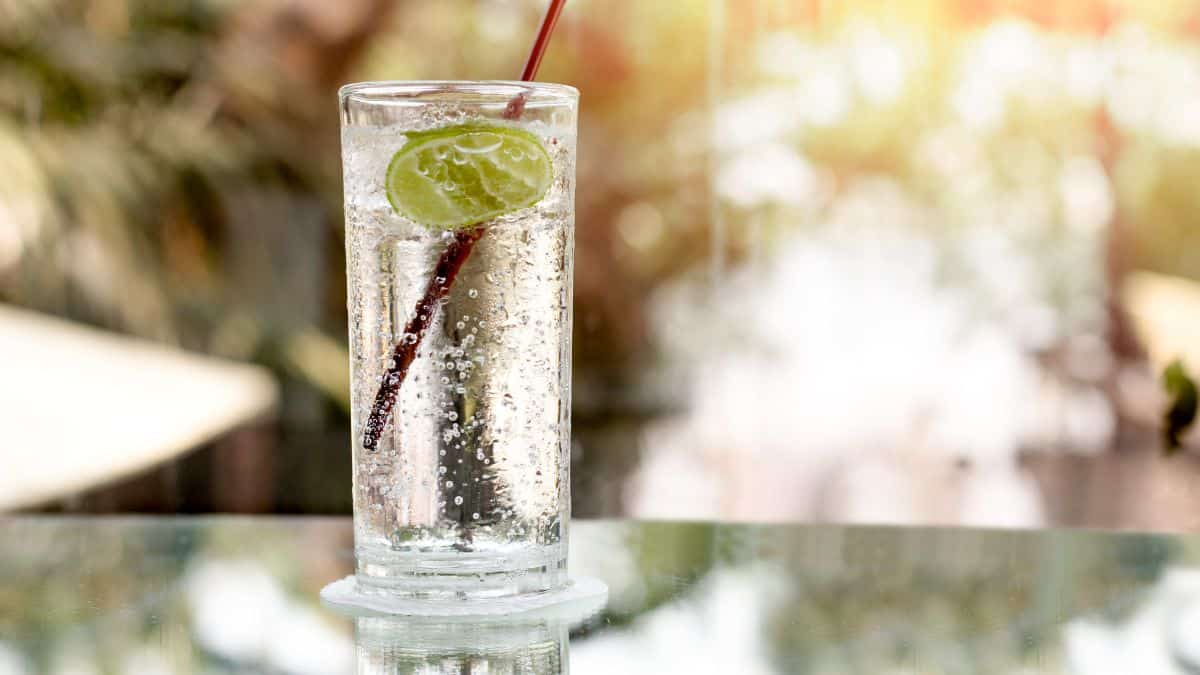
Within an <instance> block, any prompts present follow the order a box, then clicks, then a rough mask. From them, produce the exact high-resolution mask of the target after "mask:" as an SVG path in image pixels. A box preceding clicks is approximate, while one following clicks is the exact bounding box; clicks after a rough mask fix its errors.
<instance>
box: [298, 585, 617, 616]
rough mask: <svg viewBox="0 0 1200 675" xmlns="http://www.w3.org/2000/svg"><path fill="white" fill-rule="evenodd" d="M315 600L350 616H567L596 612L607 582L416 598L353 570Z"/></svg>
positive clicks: (599, 607) (601, 607)
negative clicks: (499, 594) (365, 580)
mask: <svg viewBox="0 0 1200 675" xmlns="http://www.w3.org/2000/svg"><path fill="white" fill-rule="evenodd" d="M321 601H322V602H324V603H325V604H326V605H329V606H330V607H332V608H334V609H337V610H338V611H340V612H342V613H344V614H348V615H350V616H357V617H363V616H411V617H438V618H444V617H462V618H466V619H474V620H478V619H480V618H484V619H486V618H488V617H495V618H501V617H504V618H507V617H512V616H514V615H521V617H522V618H537V619H553V620H560V621H571V620H576V619H580V620H581V619H584V618H586V617H588V616H589V615H591V614H594V613H596V612H599V611H600V610H601V609H603V608H604V605H605V603H606V602H608V586H606V585H605V584H604V582H603V581H600V580H599V579H596V578H593V577H571V578H570V579H569V580H568V581H567V584H566V585H565V586H563V587H562V588H558V589H555V590H552V591H545V592H542V593H526V594H523V595H515V596H509V597H505V598H473V599H470V600H448V599H442V598H437V599H420V598H406V597H402V596H394V595H388V594H387V593H386V592H380V591H373V590H372V591H364V590H363V589H361V588H359V585H358V580H357V579H356V578H355V577H354V575H353V574H352V575H350V576H348V577H346V578H344V579H339V580H338V581H335V582H333V583H331V584H329V585H328V586H326V587H325V588H322V589H321Z"/></svg>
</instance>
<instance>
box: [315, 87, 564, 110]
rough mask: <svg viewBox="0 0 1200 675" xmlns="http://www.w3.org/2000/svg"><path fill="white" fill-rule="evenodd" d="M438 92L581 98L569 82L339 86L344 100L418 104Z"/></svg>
mask: <svg viewBox="0 0 1200 675" xmlns="http://www.w3.org/2000/svg"><path fill="white" fill-rule="evenodd" d="M438 94H444V95H448V98H450V99H451V100H453V98H454V96H455V95H456V94H462V95H465V96H468V97H473V98H476V99H483V100H485V101H486V100H490V99H495V100H496V101H497V102H505V103H507V102H508V101H509V100H510V99H512V98H514V97H516V96H519V95H521V94H524V95H525V96H526V102H525V105H526V106H527V107H541V106H545V105H556V104H557V105H564V104H570V103H574V102H576V101H578V100H579V90H578V89H576V88H575V87H572V86H571V85H569V84H558V83H555V82H525V81H520V80H372V81H366V82H351V83H349V84H345V85H342V87H341V88H339V89H338V99H339V100H340V101H342V103H346V102H350V101H353V102H355V103H365V104H371V103H380V104H393V105H395V104H404V103H406V102H407V103H412V104H419V103H429V102H432V101H436V100H438V99H435V98H432V95H438ZM441 100H443V101H445V100H446V99H444V98H443V99H441Z"/></svg>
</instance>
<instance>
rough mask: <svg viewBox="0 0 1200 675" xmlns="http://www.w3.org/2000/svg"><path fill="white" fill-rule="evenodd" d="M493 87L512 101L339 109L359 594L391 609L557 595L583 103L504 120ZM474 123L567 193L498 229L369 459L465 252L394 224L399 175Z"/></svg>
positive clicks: (530, 109) (445, 100) (441, 317)
mask: <svg viewBox="0 0 1200 675" xmlns="http://www.w3.org/2000/svg"><path fill="white" fill-rule="evenodd" d="M452 86H457V85H452ZM480 86H484V85H480ZM486 86H488V87H493V88H499V89H502V91H499V92H489V93H485V94H479V95H474V96H468V97H466V100H465V101H464V100H462V96H460V95H458V94H456V93H455V92H449V93H436V92H435V93H432V94H430V93H425V94H422V95H412V96H411V97H410V98H405V96H409V95H407V94H405V95H400V94H395V95H389V96H385V95H378V96H366V97H365V98H364V99H363V100H361V101H359V102H358V107H357V108H356V102H355V101H354V99H353V96H351V97H350V100H349V101H347V95H346V94H345V93H343V132H342V147H343V170H344V185H345V205H346V253H347V277H348V295H349V316H350V358H351V387H352V392H351V394H352V395H351V400H352V424H353V441H354V515H355V549H356V557H357V559H358V576H359V579H360V581H363V582H365V583H367V584H368V585H377V586H381V587H388V588H390V589H392V590H393V591H395V592H411V593H416V594H445V593H452V594H455V595H463V594H476V595H505V594H511V593H520V592H527V591H532V590H544V589H546V588H549V587H553V586H555V585H558V584H559V583H561V581H562V574H563V566H564V561H565V554H566V537H567V521H568V518H569V510H570V494H569V435H570V403H571V401H570V374H571V367H570V360H571V343H570V333H571V288H572V248H573V241H574V209H573V206H574V175H575V166H574V158H575V135H574V134H575V125H574V121H575V113H574V106H575V103H574V97H573V96H571V97H570V98H569V100H568V101H567V102H566V104H563V103H562V102H561V101H560V102H557V103H555V102H554V101H551V102H550V103H547V104H544V105H543V104H540V103H539V99H538V95H537V94H536V93H534V94H533V95H532V96H531V97H530V99H529V102H528V105H527V108H526V110H525V112H524V114H523V115H522V116H521V118H520V119H519V120H518V121H515V122H514V121H508V120H504V119H501V116H502V114H503V109H504V106H505V104H506V103H507V101H508V100H509V99H510V98H511V96H512V95H515V93H517V91H518V90H517V89H516V87H517V86H518V85H506V86H504V87H499V86H498V85H486ZM536 87H538V88H541V87H547V85H536ZM558 89H561V90H563V91H567V92H571V91H573V90H569V88H565V87H560V88H558ZM510 90H511V91H510ZM395 96H399V97H400V98H399V100H400V101H401V102H405V101H406V102H407V103H406V104H401V103H397V102H396V100H393V98H394V97H395ZM372 99H379V100H372ZM465 122H482V123H488V124H506V125H511V126H518V127H520V128H522V129H525V130H527V131H530V132H532V133H534V134H536V135H537V136H538V137H539V138H540V139H541V140H542V142H543V144H544V145H545V147H546V149H547V151H548V152H549V154H550V156H551V158H552V161H553V167H554V182H553V184H552V185H551V187H550V189H549V191H548V192H547V193H546V195H545V197H544V198H543V199H542V200H541V201H540V202H538V203H537V204H535V205H534V206H532V207H530V208H527V209H523V210H521V211H518V212H516V213H513V214H510V215H507V216H501V217H500V218H497V219H495V220H493V221H489V222H487V223H486V224H485V231H484V234H483V236H482V237H480V238H479V240H478V241H477V243H476V244H475V246H474V249H473V250H472V252H471V255H470V257H469V258H468V259H467V261H466V263H465V264H464V265H463V267H462V269H461V271H460V272H459V274H458V276H457V278H456V280H455V281H454V283H453V285H452V286H451V289H450V291H449V294H448V295H447V297H446V298H445V299H444V300H443V301H442V302H441V304H439V305H438V306H437V307H436V308H435V309H434V316H433V319H432V322H431V323H430V325H429V329H428V331H427V332H426V334H425V336H424V339H423V340H422V341H421V344H420V348H419V350H418V351H417V355H416V359H415V361H413V363H412V366H411V367H410V368H409V370H408V373H407V377H406V379H405V380H404V381H403V383H402V385H401V387H400V390H399V395H398V397H397V399H396V405H395V408H394V409H393V411H392V421H391V424H390V425H388V427H387V428H386V429H385V431H384V433H383V434H382V436H381V438H380V440H379V444H378V446H377V448H376V449H375V450H368V449H366V448H365V447H364V446H363V431H364V425H365V423H366V420H367V417H368V415H369V414H370V411H371V407H372V404H373V402H374V399H375V396H376V393H377V391H378V390H379V386H380V378H381V376H382V375H383V373H384V371H385V370H386V369H387V367H388V364H389V362H390V360H391V358H392V352H393V349H394V347H395V345H396V344H397V343H398V342H399V341H402V340H410V341H411V340H414V339H415V337H414V336H411V335H406V334H405V332H404V329H405V325H406V323H407V322H408V321H409V319H410V318H411V317H412V315H413V313H414V312H415V311H416V308H417V307H418V305H419V303H420V301H421V298H422V296H423V295H424V293H425V289H426V287H427V285H428V284H429V283H430V278H431V276H432V275H433V273H434V266H435V262H436V261H437V259H438V257H439V256H440V255H441V254H442V253H443V251H445V250H446V247H447V245H448V244H449V243H450V241H451V240H453V238H454V234H453V233H450V232H441V231H436V230H431V229H430V228H428V227H425V226H423V225H421V224H418V223H415V222H412V221H409V220H407V219H405V218H404V217H402V216H400V215H398V214H397V213H396V212H395V211H394V210H393V209H392V207H391V206H390V204H389V203H388V200H387V196H386V194H385V191H384V178H385V175H386V171H387V166H388V163H389V161H390V160H391V158H392V156H393V155H394V154H395V152H396V151H397V150H399V149H400V147H401V146H403V145H404V142H405V134H406V132H412V131H417V130H425V129H431V128H437V127H442V126H448V125H451V124H462V123H465Z"/></svg>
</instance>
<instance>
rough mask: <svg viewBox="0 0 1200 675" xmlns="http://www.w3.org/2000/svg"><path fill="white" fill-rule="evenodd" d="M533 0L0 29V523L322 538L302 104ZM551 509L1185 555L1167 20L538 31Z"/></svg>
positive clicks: (491, 36)
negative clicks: (1068, 534) (551, 109)
mask: <svg viewBox="0 0 1200 675" xmlns="http://www.w3.org/2000/svg"><path fill="white" fill-rule="evenodd" d="M542 10H543V3H542V2H540V1H537V0H439V1H438V2H428V1H419V0H342V1H340V2H337V3H330V2H321V1H319V0H246V1H241V2H235V1H233V0H0V510H6V509H7V510H32V511H83V512H113V511H137V512H210V511H221V512H280V513H349V510H350V438H349V415H348V409H347V406H348V373H347V353H346V315H345V275H344V265H345V258H344V251H343V247H342V234H343V232H342V210H341V209H342V205H341V166H340V158H339V145H338V131H337V123H338V119H337V113H336V97H335V92H336V89H337V87H338V86H339V85H340V84H343V83H345V82H350V81H357V80H370V79H435V78H436V79H492V78H494V79H511V78H513V77H515V76H516V74H517V73H518V72H519V71H520V67H521V65H522V63H523V61H524V57H525V55H526V53H527V51H528V47H529V44H530V42H531V37H532V32H533V30H534V28H535V26H536V25H537V22H538V20H539V19H540V16H541V12H542ZM540 78H541V79H544V80H548V81H557V82H565V83H568V84H572V85H574V86H576V87H578V88H579V89H580V91H581V92H582V103H581V112H582V115H581V120H580V148H579V158H580V164H579V175H578V184H579V190H578V203H577V221H576V222H577V234H576V241H577V250H576V293H575V301H576V307H575V322H576V323H575V342H574V345H575V363H574V367H575V379H574V397H575V410H574V443H573V449H572V457H573V481H574V482H573V489H574V500H575V502H574V512H575V514H576V515H577V516H621V515H628V516H638V517H673V518H675V517H677V518H709V519H720V520H754V521H772V520H779V521H783V520H787V521H796V520H803V521H834V522H872V523H922V524H974V525H995V526H1017V527H1038V526H1059V525H1065V526H1092V527H1118V528H1124V527H1133V528H1143V529H1194V528H1196V527H1200V454H1198V453H1197V450H1200V440H1198V439H1197V438H1195V436H1192V435H1185V436H1184V437H1183V439H1182V440H1183V448H1182V451H1181V452H1178V453H1176V454H1174V455H1173V456H1170V457H1168V456H1166V454H1165V453H1164V443H1163V440H1162V429H1161V420H1162V417H1163V414H1164V411H1165V410H1167V407H1168V405H1169V403H1170V401H1169V397H1168V394H1167V391H1166V390H1165V389H1164V387H1163V386H1162V384H1161V383H1160V375H1161V373H1162V371H1163V369H1164V368H1165V367H1166V365H1167V363H1168V362H1169V361H1171V360H1173V359H1176V358H1180V359H1182V361H1183V363H1184V364H1185V367H1186V366H1187V364H1191V365H1192V366H1193V367H1197V368H1200V229H1197V228H1196V224H1197V223H1198V222H1200V192H1197V191H1196V190H1195V184H1196V180H1197V178H1198V177H1200V7H1197V6H1196V4H1195V3H1194V2H1192V1H1191V0H1154V1H1150V0H1052V1H1047V0H1038V1H1033V0H910V1H907V2H903V3H891V2H882V1H873V2H868V1H865V0H863V1H855V2H845V1H843V2H832V1H825V0H749V1H746V2H736V1H734V0H676V1H673V2H655V3H648V2H636V1H635V0H603V1H601V0H571V2H569V3H568V5H567V8H566V12H565V14H564V16H563V19H562V21H561V23H560V25H559V28H558V31H557V33H556V36H555V38H554V41H553V42H552V45H551V47H550V49H549V52H548V54H547V56H546V59H545V62H544V64H543V67H542V71H541V74H540Z"/></svg>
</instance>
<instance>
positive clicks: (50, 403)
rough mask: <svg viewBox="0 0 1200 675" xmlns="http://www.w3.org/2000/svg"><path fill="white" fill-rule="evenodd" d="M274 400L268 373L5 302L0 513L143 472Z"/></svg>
mask: <svg viewBox="0 0 1200 675" xmlns="http://www.w3.org/2000/svg"><path fill="white" fill-rule="evenodd" d="M277 400H278V390H277V385H276V382H275V381H274V379H273V378H272V377H271V375H270V373H269V372H267V371H266V370H265V369H262V368H259V367H256V366H248V365H244V364H238V363H232V362H228V361H224V360H221V359H216V358H211V357H207V356H200V355H196V354H191V353H188V352H184V351H181V350H178V349H172V348H169V347H164V346H162V345H157V344H153V343H150V342H145V341H142V340H136V339H132V338H128V337H124V336H119V335H115V334H112V333H106V332H104V331H99V330H95V329H92V328H88V327H85V326H81V325H79V324H74V323H70V322H67V321H62V320H59V319H55V318H51V317H47V316H45V315H41V314H36V313H33V312H29V311H24V310H18V309H15V308H12V307H9V306H5V305H0V510H6V509H12V508H20V507H27V506H34V505H37V504H41V503H44V502H48V501H51V500H54V499H59V498H63V497H66V496H69V495H72V494H75V493H78V492H80V491H83V490H87V489H90V488H94V487H97V486H101V485H104V484H107V483H111V482H113V481H117V480H120V479H122V478H126V477H129V476H132V475H134V474H137V473H139V472H142V471H145V470H147V469H150V468H152V467H154V466H156V465H158V464H161V463H163V462H166V461H169V460H171V459H174V458H176V457H178V456H180V455H182V454H184V453H186V452H187V451H189V450H191V449H193V448H195V447H197V446H198V445H201V444H204V443H206V442H208V441H211V440H213V439H214V438H217V437H219V436H220V435H222V434H225V433H228V432H229V431H231V430H233V429H236V428H237V427H239V426H241V425H245V424H247V423H250V422H253V421H255V420H258V419H261V418H263V417H265V416H267V415H269V414H271V412H272V410H273V409H274V408H275V406H276V404H277Z"/></svg>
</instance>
